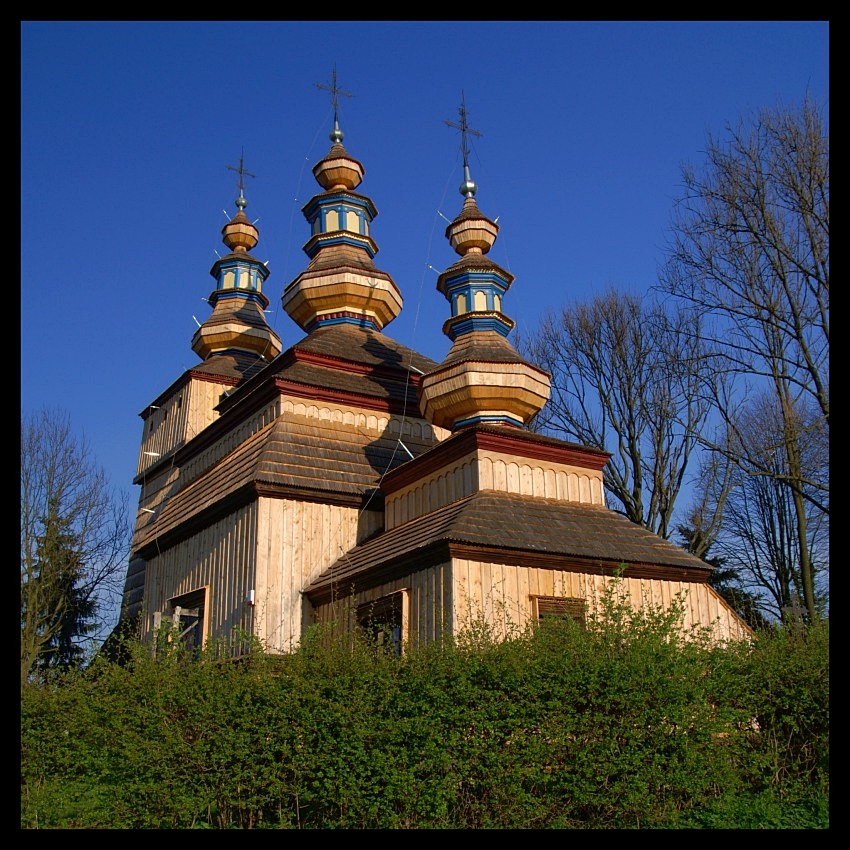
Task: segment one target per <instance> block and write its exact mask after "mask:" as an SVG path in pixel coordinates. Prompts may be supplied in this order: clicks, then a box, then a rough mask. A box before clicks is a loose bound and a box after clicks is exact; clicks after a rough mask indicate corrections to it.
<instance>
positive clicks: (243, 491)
mask: <svg viewBox="0 0 850 850" xmlns="http://www.w3.org/2000/svg"><path fill="white" fill-rule="evenodd" d="M405 446H407V447H408V448H409V449H410V451H411V452H412V453H413V454H415V455H418V454H421V453H422V452H424V451H425V450H426V449H428V448H430V443H429V444H424V443H421V442H417V441H416V440H414V439H413V438H411V437H405ZM408 459H409V456H408V455H407V454H406V453H405V452H404V450H403V449H402V448H401V447H400V446H399V443H398V439H397V438H396V437H392V436H390V435H386V436H379V437H376V436H375V434H374V432H364V431H362V430H361V429H358V428H357V427H356V426H353V425H344V424H342V423H334V422H328V421H325V420H318V419H304V418H302V417H287V416H285V415H284V416H280V417H278V418H277V419H275V421H274V422H271V423H270V424H269V425H267V426H266V427H265V428H263V429H262V430H260V431H258V432H257V433H256V434H253V435H252V436H251V437H249V438H248V439H246V440H244V441H243V442H242V443H241V444H240V445H239V446H237V447H236V448H235V449H234V450H233V451H232V452H230V453H229V454H228V455H227V456H226V457H224V458H222V460H220V461H219V462H218V463H216V464H215V465H214V466H212V467H211V468H210V469H209V470H207V471H206V472H205V473H203V474H202V475H200V476H198V477H197V478H195V479H194V480H193V481H191V482H189V483H188V484H186V485H185V486H183V487H182V488H181V489H180V490H178V491H177V492H176V493H174V494H173V495H172V496H171V497H170V498H168V499H167V500H166V501H165V503H164V504H163V506H162V508H161V509H160V510H159V511H158V512H157V513H156V514H155V515H153V516H152V517H151V518H150V519H149V520H148V521H147V522H146V523H145V522H144V517H142V518H140V519H139V522H138V525H137V531H136V540H135V545H136V547H137V548H138V547H144V546H145V545H147V544H149V543H152V542H153V541H154V539H155V538H156V539H159V538H162V537H163V535H166V536H167V535H169V534H178V536H179V535H184V534H185V531H184V530H183V529H181V526H183V525H188V526H192V525H193V524H195V525H197V524H198V523H200V524H203V523H204V522H207V521H210V520H211V518H215V517H217V516H219V515H222V514H226V513H227V512H229V511H232V510H234V509H235V508H236V507H238V505H239V504H240V503H244V502H247V501H249V500H251V499H254V498H256V496H257V494H258V493H259V492H260V491H263V492H266V493H267V494H274V495H276V496H278V497H280V498H286V497H287V495H288V494H294V493H298V497H299V498H301V499H304V498H310V494H313V495H312V498H314V499H317V500H319V499H321V500H325V501H327V500H329V499H333V498H336V499H339V500H342V501H347V502H350V503H351V505H352V506H357V505H359V504H360V503H361V502H362V501H363V500H364V499H366V498H368V497H369V496H370V494H372V493H373V492H375V491H377V488H378V486H379V484H380V481H381V478H382V476H383V475H384V474H385V473H386V472H387V471H389V470H390V469H394V468H395V467H397V466H399V465H400V464H402V463H403V462H405V461H406V460H408ZM382 506H383V495H382V494H381V495H380V497H379V498H378V500H377V501H376V502H375V504H374V507H375V508H381V507H382Z"/></svg>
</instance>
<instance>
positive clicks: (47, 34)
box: [21, 21, 829, 507]
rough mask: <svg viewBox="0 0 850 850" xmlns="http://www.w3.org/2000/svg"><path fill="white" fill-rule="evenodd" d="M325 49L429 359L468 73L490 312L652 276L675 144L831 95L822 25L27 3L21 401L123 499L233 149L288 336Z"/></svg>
mask: <svg viewBox="0 0 850 850" xmlns="http://www.w3.org/2000/svg"><path fill="white" fill-rule="evenodd" d="M334 66H335V67H336V71H337V75H338V83H339V86H340V88H341V89H343V90H344V91H347V92H350V93H351V94H352V97H342V98H341V99H340V123H341V127H342V130H343V132H344V133H345V138H344V144H345V146H346V148H347V150H348V152H349V153H350V154H351V155H352V156H354V157H355V158H357V159H358V160H360V162H362V163H363V165H364V167H365V170H366V174H365V178H364V181H363V183H362V184H361V186H360V187H359V189H358V191H360V192H362V193H363V194H365V195H368V196H369V197H370V198H371V199H372V200H373V202H374V203H375V205H376V207H377V209H378V216H377V218H376V219H375V221H374V223H373V226H372V235H373V237H374V238H375V240H376V241H377V243H378V247H379V249H380V251H379V253H378V255H377V257H376V264H377V266H378V268H380V269H382V270H383V271H386V272H388V273H389V274H390V275H392V277H393V278H394V280H395V281H396V283H397V284H398V286H399V287H400V289H401V292H402V295H403V297H404V305H405V306H404V310H403V312H402V314H401V316H399V318H398V319H396V320H395V321H394V322H392V323H391V324H390V325H388V326H387V327H386V329H385V332H386V333H387V334H388V335H389V336H391V337H393V338H394V339H397V340H399V341H400V342H403V343H405V344H407V345H409V346H411V347H412V348H415V349H417V350H419V351H421V352H422V353H423V354H426V355H428V356H430V357H432V358H433V359H435V360H441V359H442V358H443V356H444V355H445V353H446V352H447V351H448V348H449V341H448V339H447V338H446V337H444V336H443V335H442V332H441V327H442V323H443V321H444V320H445V319H446V318H447V317H448V315H449V313H448V305H447V303H446V301H445V300H444V299H443V297H442V296H441V295H440V294H439V293H438V292H437V290H436V282H437V273H438V272H440V271H442V270H444V269H445V268H446V267H447V266H449V265H450V264H451V263H452V262H453V261H454V260H455V259H456V255H455V254H454V252H453V251H452V250H451V248H450V247H449V245H448V243H447V242H446V240H445V236H444V232H445V227H446V219H447V218H448V219H450V218H453V217H454V216H455V215H456V214H457V213H458V211H459V210H460V206H461V201H462V199H461V196H460V194H459V192H458V186H459V184H460V182H461V179H462V168H461V158H460V135H459V133H458V132H457V131H456V130H454V129H452V128H450V127H448V126H447V125H446V123H445V122H446V120H450V121H457V118H458V107H459V105H460V102H461V94H462V93H463V96H464V97H465V101H466V107H467V110H468V115H469V124H470V126H471V127H472V128H473V129H474V130H477V131H478V132H479V133H480V134H481V135H480V136H473V137H471V143H472V147H471V157H470V164H471V171H472V177H473V179H474V180H475V182H476V183H477V184H478V187H479V190H478V194H477V201H478V204H479V207H480V209H481V210H482V212H483V213H484V214H485V215H487V216H489V217H490V218H496V217H498V221H499V226H500V228H501V230H500V234H499V239H498V241H497V242H496V245H495V247H494V248H493V251H492V252H491V257H492V258H493V259H494V260H495V261H496V262H497V263H499V264H500V265H502V266H503V267H505V268H506V269H508V270H509V271H510V272H511V273H512V274H514V275H515V278H516V279H515V282H514V285H513V287H512V288H511V290H510V291H509V292H508V294H507V296H506V298H505V301H504V305H503V306H504V311H505V312H506V313H507V314H508V315H509V316H511V317H512V318H513V319H514V320H515V321H516V322H517V324H518V325H519V327H520V328H525V329H532V328H533V327H534V326H535V324H536V322H537V321H538V320H539V317H540V315H541V314H542V313H543V312H544V311H545V310H546V309H550V308H551V309H557V308H558V307H560V306H562V305H564V304H566V303H571V302H573V301H584V300H588V299H590V298H592V297H593V296H594V295H596V294H598V293H600V292H602V291H604V290H605V289H606V288H608V286H610V285H614V286H617V287H619V288H621V289H624V290H628V291H637V292H643V291H646V290H647V289H648V288H649V287H650V286H652V284H653V283H654V282H655V280H656V270H657V268H658V266H659V264H660V260H661V256H662V254H661V248H662V246H663V243H664V239H665V233H666V227H667V224H668V221H669V216H670V213H671V210H672V204H673V199H674V198H675V197H676V196H677V195H678V194H679V192H680V166H681V164H682V163H683V162H685V161H692V162H695V163H699V162H701V151H702V150H703V148H704V142H705V137H706V132H707V131H712V132H714V133H722V131H723V128H724V126H725V125H726V124H727V123H729V122H734V121H735V120H736V119H737V118H738V116H740V115H742V114H747V113H749V112H750V111H751V110H755V109H758V108H761V107H771V106H774V105H776V104H777V103H780V102H781V103H784V104H792V103H799V102H800V101H801V100H802V99H803V97H804V96H805V95H806V93H807V92H808V93H809V94H811V95H812V96H814V97H816V98H818V99H820V100H822V101H826V99H827V98H828V96H829V24H828V22H826V21H325V22H323V21H23V22H22V24H21V409H22V411H23V412H26V413H29V412H32V411H35V410H38V409H39V408H41V407H43V406H49V407H58V408H60V409H62V410H64V411H66V412H67V413H68V414H69V415H70V419H71V425H72V428H73V429H74V431H75V432H76V433H77V434H78V435H80V436H85V438H86V439H87V440H88V441H89V443H90V445H91V448H92V451H93V453H94V456H95V458H96V460H97V462H98V463H100V464H101V465H102V466H103V467H104V469H105V470H106V472H107V474H108V476H109V477H110V480H111V481H112V483H113V484H114V485H115V486H116V487H120V488H123V489H125V490H126V491H127V492H128V494H129V495H130V499H131V507H132V506H133V504H134V503H135V501H136V499H137V498H138V492H137V489H136V488H134V487H133V485H132V478H133V475H134V472H135V466H136V458H137V453H138V449H139V442H140V439H141V428H142V423H141V419H140V418H139V412H140V411H141V410H142V409H143V408H145V407H146V406H147V405H148V404H149V403H151V401H152V400H153V399H154V398H155V397H156V396H157V395H158V394H159V393H160V392H161V391H162V390H164V389H165V388H166V387H167V386H168V385H169V384H170V383H171V382H172V381H174V380H175V379H176V378H178V377H179V376H180V375H181V374H182V372H183V371H184V370H186V369H188V368H190V367H191V366H193V365H195V364H196V363H198V362H199V361H198V358H197V356H196V355H195V354H194V352H193V351H192V349H191V345H190V341H191V338H192V335H193V333H194V331H195V328H196V324H195V319H194V318H193V316H194V317H197V319H198V320H200V321H203V320H204V319H205V318H206V317H207V316H208V315H209V306H208V305H207V304H206V303H205V302H204V300H203V299H204V298H206V297H207V296H208V295H209V293H210V292H211V291H212V289H213V287H214V281H213V278H212V277H211V276H210V274H209V270H210V267H211V266H212V264H213V262H214V261H215V260H216V253H215V252H216V251H218V252H219V253H220V254H224V253H225V249H224V246H223V245H222V244H221V228H222V226H223V225H224V224H225V222H226V220H227V219H226V217H225V212H226V213H227V217H230V216H232V215H233V214H234V213H235V211H236V208H235V206H234V201H235V198H236V197H237V194H238V191H237V187H236V184H237V176H236V174H235V172H233V171H231V170H228V166H237V165H238V164H239V157H240V154H241V153H242V152H243V151H244V160H245V168H246V169H247V170H248V171H249V172H251V173H253V174H254V175H256V176H255V177H253V178H247V179H246V190H245V195H246V197H247V199H248V208H247V210H246V212H247V214H248V216H249V217H250V218H251V219H252V220H254V219H258V221H257V226H258V228H259V230H260V242H259V244H258V245H257V248H256V249H255V250H254V251H253V254H254V255H255V256H256V257H257V258H258V259H260V260H268V262H269V269H270V271H271V274H270V276H269V278H268V280H267V282H266V284H265V287H264V291H265V293H266V295H268V297H269V299H270V301H271V304H270V305H269V307H270V309H272V310H274V311H275V312H273V313H271V314H269V315H270V321H271V324H272V326H273V327H274V329H275V330H276V332H277V333H278V335H279V336H280V337H281V340H282V342H283V345H284V347H285V348H286V347H288V346H290V345H292V344H293V343H294V342H296V341H297V340H298V339H300V338H301V337H302V336H303V334H302V332H301V331H300V329H299V328H298V327H297V326H296V325H295V323H294V322H292V320H291V319H289V317H288V316H287V315H286V313H284V312H283V311H282V309H281V307H280V297H281V294H282V292H283V289H284V287H285V286H286V285H287V284H288V283H289V282H290V281H292V280H293V279H294V278H295V277H296V276H297V275H298V273H299V272H300V271H301V270H302V269H303V268H304V267H305V265H306V263H307V257H306V255H305V254H304V253H303V251H302V246H303V245H304V243H305V242H306V241H307V238H308V235H309V234H308V231H307V225H306V222H305V220H304V218H303V216H302V214H301V211H300V210H301V207H302V206H303V205H304V204H305V203H306V202H307V201H308V200H309V199H310V197H312V195H313V194H315V193H316V192H317V191H319V187H318V186H317V184H316V183H315V181H314V179H313V176H312V173H311V168H312V166H313V165H314V164H315V163H316V161H317V160H319V159H321V158H322V157H323V156H324V155H325V153H327V150H328V148H329V146H330V141H329V139H328V134H329V132H330V130H331V126H332V112H331V105H330V97H329V95H328V93H327V92H326V91H323V90H321V89H319V88H317V85H316V84H317V83H327V82H328V81H329V80H330V76H331V72H332V70H333V68H334ZM444 217H445V218H444ZM435 270H436V271H435Z"/></svg>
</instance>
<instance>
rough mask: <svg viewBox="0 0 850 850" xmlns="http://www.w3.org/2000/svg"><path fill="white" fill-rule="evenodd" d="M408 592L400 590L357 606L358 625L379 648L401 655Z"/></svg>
mask: <svg viewBox="0 0 850 850" xmlns="http://www.w3.org/2000/svg"><path fill="white" fill-rule="evenodd" d="M405 608H406V591H404V590H399V591H396V592H395V593H390V594H388V595H386V596H381V597H380V598H378V599H375V600H373V601H372V602H364V603H363V604H362V605H358V606H357V625H358V626H360V628H361V629H363V630H364V632H365V633H366V635H367V637H368V638H369V640H370V641H371V642H372V643H373V644H374V645H375V646H376V647H377V648H378V649H381V650H383V651H386V652H391V653H393V654H394V655H401V653H402V649H403V646H404V631H405Z"/></svg>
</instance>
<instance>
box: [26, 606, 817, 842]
mask: <svg viewBox="0 0 850 850" xmlns="http://www.w3.org/2000/svg"><path fill="white" fill-rule="evenodd" d="M677 618H678V614H677V612H676V611H675V610H674V611H672V612H670V613H668V614H663V613H660V612H657V613H650V614H649V615H646V614H643V615H641V614H636V613H633V612H632V611H631V609H629V608H628V607H627V606H625V605H624V604H623V603H622V601H621V600H618V599H617V598H616V597H615V596H614V595H612V596H611V598H610V599H609V600H608V602H607V604H606V606H605V610H604V613H603V614H602V615H601V616H600V617H599V618H597V619H596V620H594V621H592V622H590V623H588V627H587V628H586V629H581V628H580V627H578V626H577V625H576V624H575V623H573V622H571V621H558V620H554V621H552V622H544V623H542V624H541V625H540V626H539V627H537V628H535V629H533V630H530V631H529V632H527V633H523V634H518V635H516V636H514V637H512V638H511V639H509V640H506V641H496V640H493V639H492V638H491V636H490V635H489V634H488V633H487V630H486V629H485V628H480V629H477V630H473V631H472V632H470V633H468V634H465V635H463V636H462V637H461V638H459V639H458V640H456V641H453V642H451V643H446V644H443V645H433V646H430V647H426V648H424V649H421V650H417V651H413V652H408V653H406V654H405V655H404V656H402V657H396V656H394V655H392V654H387V653H385V652H382V651H380V650H379V649H378V648H376V646H375V644H374V643H371V642H369V641H367V640H366V639H365V638H364V639H362V640H361V639H352V638H348V639H345V640H336V639H330V637H329V636H328V635H327V634H326V633H322V632H321V631H312V632H310V633H309V634H308V635H307V636H306V638H305V640H304V642H303V645H302V647H301V649H300V650H299V651H298V652H296V653H295V654H293V655H291V656H285V657H272V656H269V655H266V654H264V653H263V652H262V651H261V650H260V649H259V648H256V649H255V650H254V651H253V652H252V653H251V654H250V655H248V656H246V657H244V658H243V659H242V660H238V661H233V660H226V661H225V660H219V658H218V657H217V656H220V654H221V653H220V652H217V651H216V647H210V648H209V650H208V651H207V652H206V653H205V655H204V656H203V657H201V658H193V657H190V656H189V655H188V654H187V653H185V652H183V651H180V650H179V649H176V648H173V647H174V646H175V644H174V643H172V644H171V647H172V648H169V650H168V651H162V649H161V650H160V651H159V652H158V653H157V654H153V653H152V652H151V650H150V648H147V647H143V646H139V645H136V644H135V643H133V642H132V641H129V642H128V643H127V644H126V646H125V647H124V650H125V657H124V658H123V660H122V663H120V664H119V663H115V662H114V661H108V660H106V659H105V658H102V657H101V658H95V659H94V660H93V661H92V663H91V664H90V665H89V666H88V667H87V669H85V670H84V671H82V672H78V673H75V674H68V675H65V676H62V677H59V678H56V679H55V680H53V681H50V682H48V683H46V684H42V685H38V686H36V685H25V686H24V688H23V690H22V699H21V743H22V748H21V826H22V828H24V829H39V828H42V829H57V828H65V829H174V828H196V829H197V828H218V829H232V828H255V829H257V828H264V829H276V828H324V829H342V828H346V829H358V828H391V829H392V828H401V829H404V828H411V829H425V828H454V829H472V828H495V829H525V828H564V829H576V828H595V829H606V828H610V829H615V828H635V829H638V828H639V829H657V828H689V829H693V828H780V829H781V828H794V829H801V828H828V826H829V810H828V795H829V753H828V749H829V662H828V655H829V630H828V623H819V624H815V625H812V626H810V627H808V628H805V629H799V630H791V629H776V630H774V631H768V632H765V633H763V634H760V636H759V638H758V639H757V640H756V641H755V642H754V644H753V645H752V646H746V645H740V644H737V645H729V646H712V645H711V643H710V642H709V641H708V640H707V638H706V637H705V636H704V635H701V634H699V633H692V634H690V635H688V636H686V638H683V637H682V636H681V634H680V630H679V628H678V619H677ZM162 646H163V642H162V641H160V647H162Z"/></svg>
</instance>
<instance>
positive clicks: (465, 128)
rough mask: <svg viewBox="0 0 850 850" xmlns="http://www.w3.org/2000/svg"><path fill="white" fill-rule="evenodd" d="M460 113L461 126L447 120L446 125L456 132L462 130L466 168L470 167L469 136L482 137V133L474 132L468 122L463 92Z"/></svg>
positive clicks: (461, 136)
mask: <svg viewBox="0 0 850 850" xmlns="http://www.w3.org/2000/svg"><path fill="white" fill-rule="evenodd" d="M457 111H458V113H459V114H460V124H455V123H454V121H449V119H448V118H446V124H447V125H448V126H449V127H454V128H455V130H460V140H461V141H460V149H461V151H462V152H463V165H464V168H468V167H469V138H468V137H469V136H476V137H480V136H481V133H479V132H478V130H473V129H472V128H471V127H470V126H469V122H468V121H467V112H466V100H465V99H464V96H463V92H462V91H461V93H460V106H459V107H458V110H457Z"/></svg>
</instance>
